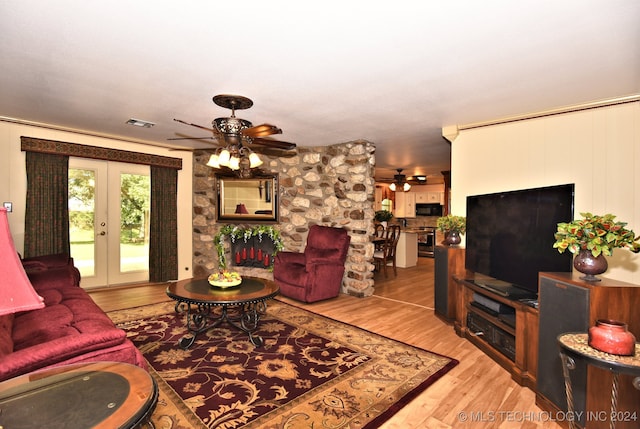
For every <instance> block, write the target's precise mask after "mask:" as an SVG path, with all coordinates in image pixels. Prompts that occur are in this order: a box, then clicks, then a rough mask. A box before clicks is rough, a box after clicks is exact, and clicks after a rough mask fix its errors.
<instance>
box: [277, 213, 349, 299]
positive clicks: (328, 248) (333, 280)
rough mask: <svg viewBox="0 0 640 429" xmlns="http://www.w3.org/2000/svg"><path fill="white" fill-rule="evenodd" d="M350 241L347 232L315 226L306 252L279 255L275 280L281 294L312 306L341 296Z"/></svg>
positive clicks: (312, 228)
mask: <svg viewBox="0 0 640 429" xmlns="http://www.w3.org/2000/svg"><path fill="white" fill-rule="evenodd" d="M350 242H351V237H350V236H349V234H348V233H347V230H346V229H342V228H333V227H328V226H320V225H313V226H312V227H311V228H310V229H309V235H308V236H307V246H306V248H305V250H304V253H297V252H280V253H278V254H276V257H275V260H274V265H273V279H274V280H275V282H276V283H277V284H278V286H279V287H280V293H281V294H282V295H284V296H287V297H289V298H293V299H296V300H298V301H303V302H308V303H311V302H316V301H321V300H324V299H329V298H335V297H336V296H338V295H339V294H340V288H341V287H342V276H343V275H344V271H345V267H344V263H345V261H346V259H347V253H348V252H349V244H350Z"/></svg>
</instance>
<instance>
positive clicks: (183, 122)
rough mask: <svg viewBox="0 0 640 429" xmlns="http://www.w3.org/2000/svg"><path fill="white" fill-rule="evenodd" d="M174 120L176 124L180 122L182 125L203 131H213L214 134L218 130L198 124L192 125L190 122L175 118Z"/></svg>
mask: <svg viewBox="0 0 640 429" xmlns="http://www.w3.org/2000/svg"><path fill="white" fill-rule="evenodd" d="M173 120H174V121H176V122H180V123H181V124H185V125H191V126H192V127H196V128H200V129H202V130H207V131H211V132H212V133H215V132H216V130H214V129H213V128H207V127H203V126H202V125H198V124H191V123H189V122H185V121H183V120H181V119H175V118H174V119H173Z"/></svg>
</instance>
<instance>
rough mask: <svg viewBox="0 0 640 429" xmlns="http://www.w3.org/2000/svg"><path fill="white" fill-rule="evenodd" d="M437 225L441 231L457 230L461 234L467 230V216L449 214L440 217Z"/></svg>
mask: <svg viewBox="0 0 640 429" xmlns="http://www.w3.org/2000/svg"><path fill="white" fill-rule="evenodd" d="M436 227H437V228H438V230H439V231H441V232H445V233H446V232H450V231H456V232H459V233H460V234H464V233H465V231H466V230H467V218H465V217H464V216H454V215H447V216H443V217H439V218H438V220H437V222H436Z"/></svg>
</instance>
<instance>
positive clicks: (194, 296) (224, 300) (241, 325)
mask: <svg viewBox="0 0 640 429" xmlns="http://www.w3.org/2000/svg"><path fill="white" fill-rule="evenodd" d="M279 292H280V288H279V287H278V285H276V284H275V282H273V281H271V280H266V279H260V278H257V277H243V278H242V283H240V284H239V285H238V286H233V287H229V288H219V287H216V286H211V285H210V284H209V281H208V280H207V279H206V278H204V279H188V280H181V281H178V282H175V283H171V284H170V285H169V287H167V295H168V296H169V297H170V298H171V299H174V300H176V301H177V302H176V312H177V313H180V314H182V313H186V319H187V320H186V323H187V329H188V330H189V334H188V335H186V336H184V337H183V338H182V339H181V340H180V342H179V344H180V347H182V348H183V349H187V348H189V347H191V345H192V344H193V342H194V341H195V340H196V336H197V335H198V334H199V333H200V332H204V331H206V330H209V329H211V328H214V327H216V326H218V325H220V324H221V323H223V322H227V323H228V324H230V325H231V326H233V327H235V328H237V329H240V330H241V331H244V332H246V333H247V335H249V340H251V342H252V343H253V344H254V345H255V346H258V347H260V346H261V345H262V338H261V337H259V336H255V335H253V333H254V332H255V330H256V329H257V328H258V323H259V322H260V316H261V315H262V314H264V313H265V311H266V309H267V300H269V299H271V298H273V297H274V296H276V295H277V294H278V293H279Z"/></svg>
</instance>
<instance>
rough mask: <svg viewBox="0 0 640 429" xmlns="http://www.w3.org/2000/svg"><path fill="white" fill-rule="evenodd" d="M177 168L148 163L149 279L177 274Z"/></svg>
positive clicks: (168, 277)
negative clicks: (149, 217)
mask: <svg viewBox="0 0 640 429" xmlns="http://www.w3.org/2000/svg"><path fill="white" fill-rule="evenodd" d="M177 196H178V170H176V169H174V168H165V167H156V166H151V222H150V226H149V229H150V233H149V281H152V282H164V281H168V280H176V279H177V278H178V203H177V201H178V200H177Z"/></svg>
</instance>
